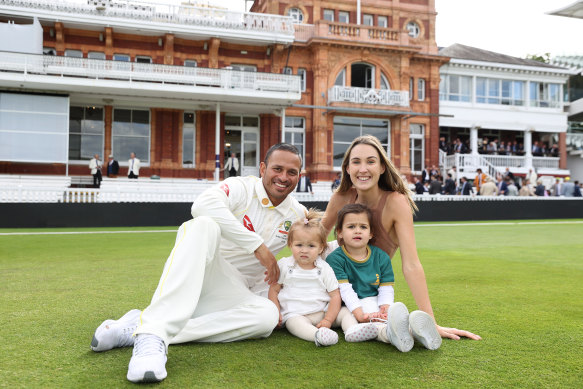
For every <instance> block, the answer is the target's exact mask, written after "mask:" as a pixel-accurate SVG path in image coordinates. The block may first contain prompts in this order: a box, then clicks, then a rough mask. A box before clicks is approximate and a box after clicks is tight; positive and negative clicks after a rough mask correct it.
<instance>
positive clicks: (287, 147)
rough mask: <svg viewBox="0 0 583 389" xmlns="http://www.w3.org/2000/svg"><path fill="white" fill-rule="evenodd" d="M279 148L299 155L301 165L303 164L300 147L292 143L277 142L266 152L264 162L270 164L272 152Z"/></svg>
mask: <svg viewBox="0 0 583 389" xmlns="http://www.w3.org/2000/svg"><path fill="white" fill-rule="evenodd" d="M277 150H282V151H288V152H290V153H293V154H295V155H297V156H298V158H299V159H300V166H303V161H302V156H301V155H300V151H299V150H298V148H297V147H296V146H294V145H290V144H289V143H276V144H274V145H273V146H271V147H270V148H269V150H267V153H266V154H265V159H264V160H263V163H265V165H266V166H267V164H268V161H269V157H271V154H273V152H274V151H277Z"/></svg>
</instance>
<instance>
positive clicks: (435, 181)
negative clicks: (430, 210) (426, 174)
mask: <svg viewBox="0 0 583 389" xmlns="http://www.w3.org/2000/svg"><path fill="white" fill-rule="evenodd" d="M442 186H443V183H442V182H441V180H440V179H439V176H437V175H433V176H431V182H430V183H429V194H430V195H433V194H441V189H442Z"/></svg>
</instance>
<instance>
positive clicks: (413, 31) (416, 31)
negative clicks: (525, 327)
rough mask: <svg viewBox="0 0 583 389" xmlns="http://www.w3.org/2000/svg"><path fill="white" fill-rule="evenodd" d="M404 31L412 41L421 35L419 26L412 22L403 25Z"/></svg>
mask: <svg viewBox="0 0 583 389" xmlns="http://www.w3.org/2000/svg"><path fill="white" fill-rule="evenodd" d="M405 30H407V33H408V34H409V36H410V37H411V38H413V39H417V38H419V36H420V35H421V26H420V25H419V23H417V22H416V21H414V20H410V21H408V22H407V24H406V25H405Z"/></svg>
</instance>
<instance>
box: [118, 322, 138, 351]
mask: <svg viewBox="0 0 583 389" xmlns="http://www.w3.org/2000/svg"><path fill="white" fill-rule="evenodd" d="M137 328H138V326H132V327H126V328H123V329H122V330H121V335H120V337H119V345H120V347H127V346H131V345H132V344H134V339H133V338H132V335H133V334H134V332H135V331H136V329H137Z"/></svg>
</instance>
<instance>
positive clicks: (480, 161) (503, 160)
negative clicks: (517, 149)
mask: <svg viewBox="0 0 583 389" xmlns="http://www.w3.org/2000/svg"><path fill="white" fill-rule="evenodd" d="M531 158H532V167H534V168H535V169H559V159H560V158H557V157H531ZM527 159H528V157H526V156H522V157H515V156H507V155H485V154H478V155H473V154H457V153H456V154H453V155H448V156H447V157H445V164H444V165H445V167H446V168H447V169H449V168H451V167H452V166H457V168H458V171H461V170H463V169H464V168H465V169H466V170H467V171H472V172H473V171H475V169H477V168H482V169H484V168H486V169H488V172H486V173H487V174H489V175H491V176H495V174H494V173H496V171H498V172H500V173H501V172H503V171H504V169H505V168H507V167H508V168H511V169H512V168H527V167H528V165H527V162H528V161H527ZM489 166H491V167H492V168H493V169H490V168H489Z"/></svg>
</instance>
